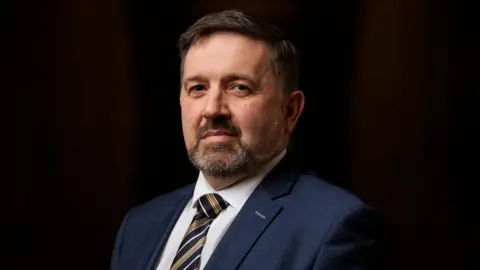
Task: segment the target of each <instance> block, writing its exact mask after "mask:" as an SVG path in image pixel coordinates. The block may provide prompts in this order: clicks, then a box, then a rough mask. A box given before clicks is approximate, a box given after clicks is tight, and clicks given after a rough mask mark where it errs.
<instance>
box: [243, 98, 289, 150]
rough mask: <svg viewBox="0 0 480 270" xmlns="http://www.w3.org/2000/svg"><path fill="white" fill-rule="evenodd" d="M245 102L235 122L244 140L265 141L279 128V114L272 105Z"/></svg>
mask: <svg viewBox="0 0 480 270" xmlns="http://www.w3.org/2000/svg"><path fill="white" fill-rule="evenodd" d="M255 105H256V104H245V105H243V106H242V108H241V113H240V114H238V117H237V124H238V125H239V126H240V128H241V129H242V132H243V134H244V138H245V140H248V141H265V139H268V138H269V137H271V136H272V135H274V136H275V134H276V133H277V131H279V130H280V128H281V126H280V124H281V123H280V116H279V115H278V114H277V113H276V112H277V111H276V110H275V109H274V108H273V107H267V106H264V105H263V106H255Z"/></svg>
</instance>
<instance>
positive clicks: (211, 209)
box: [170, 193, 228, 270]
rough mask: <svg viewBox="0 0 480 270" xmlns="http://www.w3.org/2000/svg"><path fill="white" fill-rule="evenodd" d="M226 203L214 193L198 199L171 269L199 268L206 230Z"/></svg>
mask: <svg viewBox="0 0 480 270" xmlns="http://www.w3.org/2000/svg"><path fill="white" fill-rule="evenodd" d="M227 206H228V203H227V202H226V201H224V200H223V199H222V197H221V196H220V195H218V194H215V193H210V194H205V195H203V196H202V197H200V198H199V199H198V203H197V213H196V214H195V217H194V218H193V221H192V223H191V224H190V227H188V230H187V232H186V234H185V236H184V238H183V240H182V243H181V244H180V248H179V249H178V251H177V254H176V255H175V259H174V260H173V264H172V267H171V268H170V269H171V270H177V269H178V270H196V269H199V268H200V255H201V254H202V248H203V245H204V244H205V240H206V238H207V232H208V229H209V228H210V225H211V224H212V222H213V220H214V219H215V217H216V216H217V215H218V214H220V212H222V210H224V209H225V208H227Z"/></svg>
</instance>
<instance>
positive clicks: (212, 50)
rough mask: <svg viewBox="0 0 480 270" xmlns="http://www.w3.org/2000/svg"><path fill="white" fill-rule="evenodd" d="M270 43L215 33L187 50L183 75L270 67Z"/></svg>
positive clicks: (259, 70) (257, 70)
mask: <svg viewBox="0 0 480 270" xmlns="http://www.w3.org/2000/svg"><path fill="white" fill-rule="evenodd" d="M269 53H270V50H269V46H268V44H267V43H266V42H264V41H261V40H255V39H252V38H249V37H247V36H244V35H241V34H236V33H230V32H218V33H214V34H211V35H209V36H206V37H202V38H201V39H199V40H198V41H197V42H196V43H195V44H194V45H193V46H192V47H191V48H190V49H189V51H188V53H187V55H186V57H185V62H184V71H183V72H184V74H183V75H184V76H188V75H192V74H201V75H204V76H210V75H211V76H215V75H217V76H220V75H221V74H227V73H245V74H249V75H252V76H253V75H256V74H259V73H262V72H264V71H266V70H269V69H270V61H269Z"/></svg>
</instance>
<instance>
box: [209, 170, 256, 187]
mask: <svg viewBox="0 0 480 270" xmlns="http://www.w3.org/2000/svg"><path fill="white" fill-rule="evenodd" d="M203 176H204V177H205V180H206V181H207V183H208V184H209V185H210V186H211V187H212V188H213V189H215V190H216V191H218V190H222V189H224V188H227V187H229V186H233V185H234V184H236V183H238V182H240V181H242V180H243V179H245V178H247V177H248V174H246V173H244V174H241V175H233V176H212V175H207V174H204V175H203Z"/></svg>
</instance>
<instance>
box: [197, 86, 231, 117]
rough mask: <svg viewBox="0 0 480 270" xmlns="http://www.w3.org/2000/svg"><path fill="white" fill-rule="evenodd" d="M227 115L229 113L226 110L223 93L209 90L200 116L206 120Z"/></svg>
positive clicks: (225, 99)
mask: <svg viewBox="0 0 480 270" xmlns="http://www.w3.org/2000/svg"><path fill="white" fill-rule="evenodd" d="M229 114H230V111H229V109H228V102H227V97H226V96H225V93H223V92H222V91H221V90H217V89H210V90H209V92H208V94H207V100H206V103H205V108H204V109H203V112H202V116H203V117H205V118H207V119H212V118H217V117H219V116H226V115H229Z"/></svg>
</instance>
